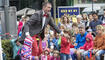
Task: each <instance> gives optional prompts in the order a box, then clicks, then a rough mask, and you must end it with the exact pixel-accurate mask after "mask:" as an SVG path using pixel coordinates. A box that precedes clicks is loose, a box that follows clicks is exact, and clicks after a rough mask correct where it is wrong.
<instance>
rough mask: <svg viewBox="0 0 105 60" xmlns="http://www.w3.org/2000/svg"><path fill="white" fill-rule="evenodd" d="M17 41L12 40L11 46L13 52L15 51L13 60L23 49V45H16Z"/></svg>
mask: <svg viewBox="0 0 105 60" xmlns="http://www.w3.org/2000/svg"><path fill="white" fill-rule="evenodd" d="M15 41H16V39H13V40H11V44H12V48H13V49H12V50H13V59H14V58H15V57H16V55H17V52H18V50H19V49H20V48H21V45H20V46H18V45H16V43H15Z"/></svg>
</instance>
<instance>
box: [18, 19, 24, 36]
mask: <svg viewBox="0 0 105 60" xmlns="http://www.w3.org/2000/svg"><path fill="white" fill-rule="evenodd" d="M22 27H23V22H22V21H19V25H18V33H17V34H18V35H19V32H20V31H21V29H22Z"/></svg>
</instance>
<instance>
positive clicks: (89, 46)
mask: <svg viewBox="0 0 105 60" xmlns="http://www.w3.org/2000/svg"><path fill="white" fill-rule="evenodd" d="M86 38H89V39H90V40H89V41H86V43H85V44H84V46H82V47H80V49H84V50H89V49H91V50H92V49H93V37H92V35H91V33H89V34H87V36H86Z"/></svg>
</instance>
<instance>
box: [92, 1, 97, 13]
mask: <svg viewBox="0 0 105 60" xmlns="http://www.w3.org/2000/svg"><path fill="white" fill-rule="evenodd" d="M96 1H97V0H92V12H93V11H94V10H93V8H94V5H93V4H94V2H96Z"/></svg>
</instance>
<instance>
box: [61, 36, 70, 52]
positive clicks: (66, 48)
mask: <svg viewBox="0 0 105 60" xmlns="http://www.w3.org/2000/svg"><path fill="white" fill-rule="evenodd" d="M60 52H61V53H64V54H70V42H68V41H67V38H66V37H61V50H60Z"/></svg>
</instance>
